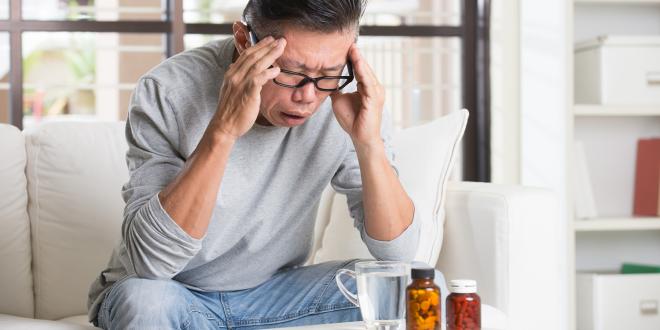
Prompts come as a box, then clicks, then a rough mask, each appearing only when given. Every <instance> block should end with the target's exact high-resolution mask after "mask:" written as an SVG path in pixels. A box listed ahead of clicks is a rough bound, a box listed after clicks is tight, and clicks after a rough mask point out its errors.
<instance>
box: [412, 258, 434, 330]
mask: <svg viewBox="0 0 660 330" xmlns="http://www.w3.org/2000/svg"><path fill="white" fill-rule="evenodd" d="M411 275H412V283H411V284H410V285H409V286H408V288H406V329H409V330H412V329H414V330H422V329H438V330H439V329H440V325H441V324H442V323H441V322H442V314H441V312H440V310H441V309H440V304H441V299H440V297H441V296H440V288H438V286H437V285H435V283H434V282H433V278H434V277H435V269H433V268H413V269H412V271H411Z"/></svg>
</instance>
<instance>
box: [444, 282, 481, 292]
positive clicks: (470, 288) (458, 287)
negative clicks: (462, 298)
mask: <svg viewBox="0 0 660 330" xmlns="http://www.w3.org/2000/svg"><path fill="white" fill-rule="evenodd" d="M449 290H451V292H456V293H475V292H477V281H475V280H451V281H449Z"/></svg>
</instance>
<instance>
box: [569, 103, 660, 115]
mask: <svg viewBox="0 0 660 330" xmlns="http://www.w3.org/2000/svg"><path fill="white" fill-rule="evenodd" d="M573 115H575V116H579V117H588V116H594V117H595V116H599V117H606V116H613V117H616V116H620V117H635V116H660V105H658V106H650V105H649V106H620V105H592V104H576V105H575V106H573Z"/></svg>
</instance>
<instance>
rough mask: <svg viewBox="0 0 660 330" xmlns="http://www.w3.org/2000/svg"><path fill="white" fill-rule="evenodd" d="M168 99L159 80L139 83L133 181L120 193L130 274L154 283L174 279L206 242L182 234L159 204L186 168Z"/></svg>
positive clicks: (131, 131) (130, 131)
mask: <svg viewBox="0 0 660 330" xmlns="http://www.w3.org/2000/svg"><path fill="white" fill-rule="evenodd" d="M166 95H167V94H166V93H165V91H164V90H163V89H162V87H161V86H160V85H159V84H158V83H157V82H156V81H155V80H153V79H149V78H143V79H141V80H140V82H139V83H138V86H137V87H136V88H135V91H134V92H133V96H132V99H131V103H130V107H129V113H128V119H127V121H126V140H127V142H128V152H127V155H126V161H127V164H128V170H129V175H130V179H129V181H128V183H126V184H125V185H124V186H123V188H122V196H123V198H124V201H125V202H126V206H125V209H124V222H123V224H122V239H123V240H122V244H123V245H124V248H125V250H126V254H127V257H128V259H129V262H128V265H127V266H128V267H131V268H132V269H129V272H133V273H135V274H136V275H137V276H138V277H142V278H150V279H166V278H172V277H174V276H175V275H176V274H177V273H179V272H180V271H181V270H183V269H184V267H185V266H186V264H187V263H188V261H190V259H192V258H193V257H194V256H195V254H196V253H197V252H198V251H199V250H200V249H201V246H202V239H195V238H193V237H191V236H190V235H188V234H187V233H186V232H185V231H184V230H183V229H181V227H179V225H178V224H176V223H175V222H174V220H172V218H171V217H170V216H169V215H168V214H167V212H166V211H165V210H164V209H163V207H162V205H161V204H160V200H159V198H158V193H159V192H160V191H161V190H162V189H163V188H164V187H165V186H167V185H168V184H169V183H170V182H171V181H172V180H173V179H174V178H175V177H176V175H177V174H178V173H179V172H180V171H181V170H182V168H183V166H184V163H185V160H184V159H183V157H182V156H181V155H180V154H179V153H178V151H177V149H178V145H179V139H178V136H179V132H178V125H177V121H176V118H175V116H174V112H173V109H172V107H171V104H170V102H169V101H168V99H167V97H166Z"/></svg>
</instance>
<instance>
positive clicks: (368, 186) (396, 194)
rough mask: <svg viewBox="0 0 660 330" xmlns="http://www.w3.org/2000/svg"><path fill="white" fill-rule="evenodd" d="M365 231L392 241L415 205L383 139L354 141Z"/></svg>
mask: <svg viewBox="0 0 660 330" xmlns="http://www.w3.org/2000/svg"><path fill="white" fill-rule="evenodd" d="M354 145H355V151H356V153H357V158H358V162H359V164H360V175H361V177H362V200H363V207H364V217H365V224H364V225H365V227H366V231H367V234H368V235H369V236H370V237H371V238H373V239H377V240H381V241H391V240H393V239H395V238H397V237H399V235H401V233H403V231H404V230H406V228H408V227H409V226H410V225H411V224H412V221H413V214H414V205H413V202H412V200H411V199H410V197H408V194H407V193H406V191H405V190H404V189H403V187H402V186H401V183H400V182H399V178H398V177H397V175H396V172H395V171H394V169H393V168H392V166H391V165H390V162H389V160H388V159H387V156H386V153H385V146H384V145H383V143H382V141H380V143H376V144H373V145H360V144H355V143H354Z"/></svg>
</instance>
